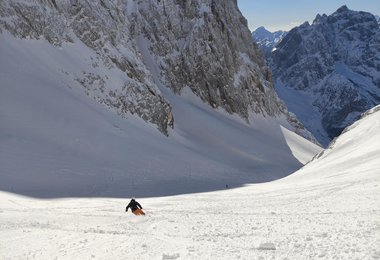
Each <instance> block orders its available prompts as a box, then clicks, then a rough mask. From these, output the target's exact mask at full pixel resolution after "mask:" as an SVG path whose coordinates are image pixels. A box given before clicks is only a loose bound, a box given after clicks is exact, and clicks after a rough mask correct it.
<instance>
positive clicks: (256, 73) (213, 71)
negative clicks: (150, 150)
mask: <svg viewBox="0 0 380 260" xmlns="http://www.w3.org/2000/svg"><path fill="white" fill-rule="evenodd" d="M0 17H1V18H0V30H1V32H2V33H3V34H4V33H10V34H12V36H13V37H17V38H22V39H34V40H36V39H37V40H46V41H48V42H49V43H50V44H51V45H54V46H56V47H57V48H60V47H62V46H66V45H70V44H72V45H83V46H84V47H83V48H86V51H89V52H91V53H93V55H92V56H91V57H89V59H90V60H91V62H89V63H88V66H87V67H86V68H82V70H81V71H78V72H72V71H67V70H65V69H61V70H62V73H63V74H65V75H67V78H71V79H75V82H77V83H78V84H79V85H80V86H82V87H83V89H84V91H85V92H86V93H87V94H88V95H89V96H91V97H93V98H95V99H96V100H97V101H98V102H100V103H103V104H105V105H106V106H107V107H109V108H110V109H112V110H114V111H116V112H117V113H118V114H120V115H122V116H128V115H129V114H136V115H138V116H139V117H141V118H143V119H144V120H145V121H147V122H150V123H153V124H155V125H157V126H158V128H159V130H160V131H162V132H163V133H165V134H168V129H169V128H170V127H173V124H174V118H173V116H172V112H171V106H170V104H169V102H168V101H167V99H166V98H165V95H164V94H163V93H164V92H165V91H166V89H170V90H171V91H173V92H175V93H177V94H180V93H181V91H182V90H183V89H184V88H190V89H191V90H192V91H193V92H194V93H195V94H196V95H198V96H199V97H200V98H201V99H202V100H203V101H204V102H206V103H208V104H210V105H211V106H213V107H215V108H216V107H221V108H223V109H225V110H226V111H228V112H229V113H236V114H238V115H240V116H241V117H243V118H245V119H246V120H248V118H249V113H250V112H253V113H257V114H263V115H269V116H273V117H274V116H285V117H287V119H288V121H289V122H290V123H291V124H292V125H293V126H294V128H295V130H296V131H297V132H298V133H300V134H303V135H304V136H309V137H310V135H309V134H308V133H307V131H304V129H303V126H302V125H301V124H300V123H299V122H298V121H297V119H295V118H294V117H293V116H291V115H290V114H289V113H288V112H287V110H286V108H285V106H284V105H283V104H282V103H281V102H280V101H279V100H278V98H277V95H276V94H275V91H274V88H273V87H272V83H271V73H270V71H269V69H268V68H267V66H266V65H265V62H264V59H263V56H262V53H261V51H259V49H258V47H257V46H256V45H255V44H253V43H252V41H251V35H250V32H249V30H248V27H247V22H246V20H245V18H244V17H243V16H242V15H241V13H240V11H239V10H238V8H237V3H236V1H234V0H222V1H219V0H218V1H216V0H202V1H178V0H146V1H138V0H110V1H104V0H97V1H87V0H62V1H55V0H31V1H26V0H25V1H24V0H16V1H13V0H12V1H1V2H0ZM115 71H117V72H118V73H119V74H118V75H119V76H118V78H119V80H117V81H115V80H114V77H113V75H114V74H115ZM120 72H121V73H122V75H121V76H120Z"/></svg>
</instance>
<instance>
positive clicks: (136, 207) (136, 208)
mask: <svg viewBox="0 0 380 260" xmlns="http://www.w3.org/2000/svg"><path fill="white" fill-rule="evenodd" d="M129 208H131V210H132V213H133V214H135V215H136V216H138V215H145V213H144V211H142V207H141V205H140V203H138V202H137V201H136V200H135V198H132V199H131V201H130V202H129V204H128V206H127V207H126V208H125V212H127V211H128V209H129Z"/></svg>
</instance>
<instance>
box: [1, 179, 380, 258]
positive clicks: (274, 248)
mask: <svg viewBox="0 0 380 260" xmlns="http://www.w3.org/2000/svg"><path fill="white" fill-rule="evenodd" d="M363 188H365V191H366V192H365V191H364V190H363ZM301 194H302V196H301ZM379 195H380V192H379V188H378V186H377V185H373V181H372V180H369V181H367V182H366V181H358V182H353V183H350V184H348V185H347V184H346V183H333V184H320V185H315V186H314V185H310V186H301V187H294V185H289V186H287V187H286V186H285V187H283V188H278V187H277V188H276V185H273V184H272V183H268V184H257V185H252V186H249V187H244V188H239V189H231V190H226V191H219V192H210V193H201V194H196V195H181V196H173V197H164V198H150V199H148V198H146V199H141V200H139V201H140V203H141V204H142V205H143V207H144V208H145V209H146V213H147V215H146V216H145V217H135V216H134V215H132V214H131V213H130V212H128V213H125V212H124V208H125V205H126V204H127V202H128V201H126V200H121V199H70V200H69V199H62V200H56V201H55V200H47V201H44V200H34V199H28V198H22V197H14V195H9V194H7V193H2V194H1V197H2V202H1V205H4V204H5V205H6V206H5V207H4V206H2V207H1V213H0V218H1V226H0V228H1V230H2V236H1V238H0V244H1V250H0V252H1V253H0V255H2V259H93V258H94V259H121V258H122V259H137V258H140V259H378V258H379V257H380V250H378V249H376V246H375V245H378V244H379V242H380V235H379V234H380V226H379V215H380V208H379V204H378V201H377V199H378V197H379ZM19 245H22V246H21V247H19ZM268 245H269V247H268Z"/></svg>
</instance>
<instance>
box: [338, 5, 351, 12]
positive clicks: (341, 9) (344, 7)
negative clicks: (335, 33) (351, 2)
mask: <svg viewBox="0 0 380 260" xmlns="http://www.w3.org/2000/svg"><path fill="white" fill-rule="evenodd" d="M347 11H350V9H348V7H347V5H342V6H341V7H339V8H338V10H336V13H344V12H347Z"/></svg>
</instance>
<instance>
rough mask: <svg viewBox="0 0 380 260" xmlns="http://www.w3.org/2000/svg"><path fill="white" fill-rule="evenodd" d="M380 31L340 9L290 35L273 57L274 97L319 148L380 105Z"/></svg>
mask: <svg viewBox="0 0 380 260" xmlns="http://www.w3.org/2000/svg"><path fill="white" fill-rule="evenodd" d="M379 50H380V29H379V26H378V23H377V21H376V19H375V17H374V16H373V15H372V14H370V13H366V12H358V11H352V10H349V9H348V8H347V7H346V6H342V7H341V8H339V9H338V10H337V11H336V12H335V13H333V14H332V15H329V16H327V15H325V14H324V15H317V17H316V18H315V20H314V21H313V23H312V24H309V23H307V22H306V23H304V24H303V25H301V26H299V27H296V28H294V29H292V30H291V31H290V32H289V33H288V34H287V35H286V37H285V38H284V39H283V40H282V41H281V42H280V43H279V44H278V45H277V49H276V51H274V52H272V55H271V57H270V58H269V63H270V66H271V68H272V69H273V75H274V81H275V85H276V90H277V93H278V94H279V96H280V98H281V99H283V100H284V101H285V103H286V104H287V106H288V108H289V110H290V111H292V112H294V113H295V114H296V116H297V117H298V118H299V119H300V120H301V121H302V123H303V124H304V125H305V126H306V128H307V129H308V130H310V131H311V132H312V133H313V134H314V135H315V136H316V138H317V139H318V141H319V142H320V143H322V144H324V145H327V144H328V143H329V141H330V140H331V139H333V138H334V137H336V136H338V135H339V134H340V133H341V131H342V130H343V129H344V128H345V127H346V126H347V125H349V124H351V123H352V122H354V121H355V120H356V119H357V118H358V116H359V115H360V114H361V113H362V112H364V111H366V110H367V109H369V108H371V107H373V106H375V105H376V104H379V103H380V51H379Z"/></svg>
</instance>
